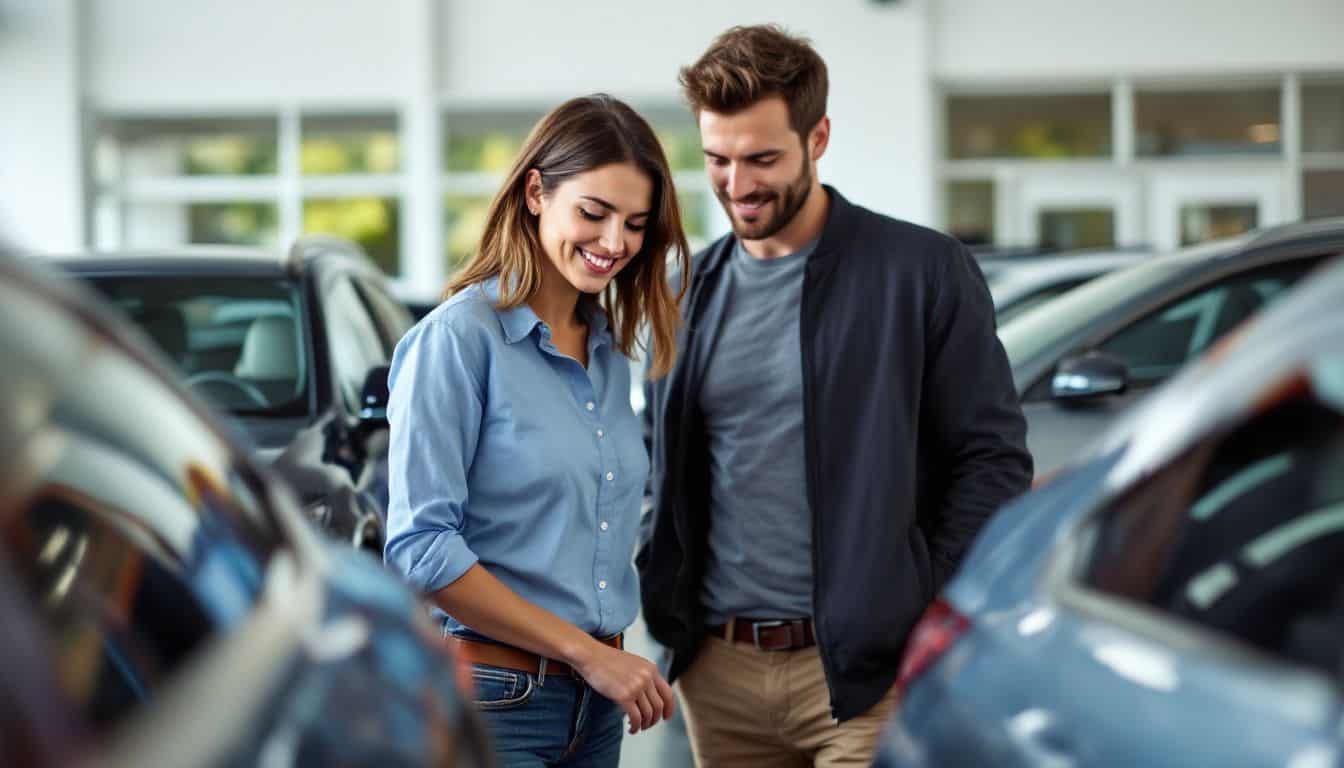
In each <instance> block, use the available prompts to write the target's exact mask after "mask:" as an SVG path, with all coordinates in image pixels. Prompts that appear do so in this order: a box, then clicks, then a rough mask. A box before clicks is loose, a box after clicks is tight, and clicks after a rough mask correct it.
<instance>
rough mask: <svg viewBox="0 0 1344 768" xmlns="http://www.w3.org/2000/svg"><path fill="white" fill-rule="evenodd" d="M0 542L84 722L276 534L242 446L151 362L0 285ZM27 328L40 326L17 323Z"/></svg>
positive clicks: (168, 667) (189, 636) (256, 576)
mask: <svg viewBox="0 0 1344 768" xmlns="http://www.w3.org/2000/svg"><path fill="white" fill-rule="evenodd" d="M0 300H2V301H3V302H4V303H5V307H6V310H7V312H15V313H19V314H16V315H15V316H22V317H25V318H26V319H27V322H26V323H25V324H24V326H23V327H24V328H27V329H29V330H26V331H25V330H20V329H19V326H18V325H17V324H11V325H7V326H4V328H3V330H0V354H3V356H4V359H5V360H6V361H7V362H8V363H9V365H8V366H7V367H6V369H5V370H3V371H0V399H3V401H4V402H22V403H25V408H26V415H25V417H24V422H25V429H24V431H22V432H15V431H14V429H13V425H14V422H12V421H11V422H4V421H3V419H0V423H3V424H5V425H6V426H5V429H6V431H5V432H4V433H3V434H2V435H0V437H3V438H4V439H3V440H0V443H3V444H4V446H3V447H4V452H3V453H4V458H5V465H6V475H7V480H8V481H9V485H8V486H6V484H5V483H6V481H5V480H0V497H5V498H7V499H8V501H7V503H6V505H5V506H6V514H5V515H4V516H3V518H0V548H3V550H4V552H3V556H4V558H5V559H6V560H7V561H8V562H9V563H10V564H11V565H12V567H13V569H14V570H15V572H16V575H17V578H18V581H19V583H20V585H21V587H22V588H23V589H24V590H25V591H26V592H27V593H28V594H29V596H30V597H31V598H32V605H33V606H34V607H35V609H36V610H37V611H38V612H39V615H40V620H41V622H42V623H43V625H44V626H45V629H46V630H47V634H48V636H49V637H50V638H51V641H52V642H51V652H52V654H53V656H54V657H55V660H56V663H57V665H58V667H59V669H58V674H57V677H58V678H59V680H60V683H61V685H62V687H63V688H64V694H65V695H66V696H67V698H69V699H70V700H71V701H72V702H74V703H75V704H77V705H78V706H79V708H80V709H81V711H82V712H83V714H84V715H85V717H86V718H87V719H88V720H89V721H90V722H91V723H92V724H94V725H95V726H105V725H109V724H111V723H113V722H116V721H118V720H120V719H122V718H124V717H126V716H127V715H130V714H132V713H133V712H135V710H136V707H137V706H138V705H139V704H140V703H141V702H144V701H146V700H148V699H150V698H152V697H153V696H154V693H155V691H156V690H157V689H158V687H159V686H160V684H161V683H162V682H163V681H164V680H165V679H167V678H168V677H169V676H171V675H173V674H174V673H175V672H176V671H177V670H178V669H179V668H180V666H181V665H182V664H183V663H184V662H186V661H187V660H188V659H190V658H191V657H192V656H193V654H195V653H196V652H197V651H198V650H200V649H202V648H203V646H204V644H205V643H207V642H208V641H209V640H211V639H212V638H214V637H215V636H217V635H219V634H220V633H223V632H226V631H228V630H229V628H231V627H234V626H236V625H237V624H238V623H240V622H241V621H243V620H244V619H245V618H246V617H247V616H249V615H250V614H251V612H252V608H253V606H254V604H255V602H256V600H257V597H258V595H259V594H260V590H261V581H262V574H263V572H264V569H265V567H266V564H267V563H268V562H269V561H270V558H271V556H272V554H273V553H274V552H276V551H277V550H278V549H280V548H281V547H282V546H283V545H284V540H283V538H282V537H281V535H280V533H279V529H278V528H277V526H276V525H275V521H274V519H273V518H272V517H271V516H270V513H269V510H268V508H267V507H266V505H265V504H264V503H263V501H262V499H263V494H262V493H261V491H260V488H261V486H260V482H259V481H258V480H257V478H256V476H255V475H254V474H252V471H251V470H250V469H249V466H248V465H246V463H245V461H246V460H245V459H242V458H240V457H238V456H237V454H235V453H234V451H233V449H232V448H231V447H230V446H229V445H228V444H227V443H226V442H225V441H224V440H223V439H222V438H221V437H220V435H219V433H218V432H216V431H215V430H214V429H213V428H211V427H210V426H209V425H208V424H207V423H205V422H204V421H203V420H202V418H201V415H200V414H199V413H198V412H197V411H196V410H195V409H194V407H193V406H191V405H190V404H189V403H187V402H185V401H184V400H182V399H181V398H180V397H179V396H178V395H177V393H176V391H175V390H173V389H172V388H171V387H169V386H167V385H166V384H165V383H164V382H163V381H162V380H161V379H159V378H158V376H157V375H156V374H153V373H151V372H149V371H147V370H146V369H144V368H143V367H141V366H140V365H139V364H138V363H137V362H136V361H135V360H134V359H132V358H130V357H128V356H126V355H124V354H122V353H121V351H120V349H119V348H118V347H116V346H115V345H113V344H111V343H108V342H107V341H106V340H105V339H102V340H99V339H97V338H96V337H94V336H91V335H89V334H88V333H87V329H86V328H85V327H84V326H82V325H81V324H79V323H78V322H77V321H75V320H74V319H73V318H72V317H71V316H70V315H67V314H65V313H64V312H62V311H60V310H58V309H57V308H55V307H54V306H53V305H51V304H48V303H46V302H45V301H43V300H40V299H37V298H35V297H33V296H31V295H26V294H24V293H21V292H18V291H14V290H12V289H11V290H9V292H8V294H6V291H5V289H0ZM31 329H41V330H40V332H39V333H33V332H32V331H31Z"/></svg>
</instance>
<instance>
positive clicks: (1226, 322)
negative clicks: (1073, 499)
mask: <svg viewBox="0 0 1344 768" xmlns="http://www.w3.org/2000/svg"><path fill="white" fill-rule="evenodd" d="M1341 252H1344V219H1328V220H1323V221H1319V222H1312V223H1309V224H1292V225H1285V226H1282V227H1277V228H1274V229H1269V230H1265V231H1262V232H1258V233H1251V234H1248V235H1243V236H1241V237H1237V238H1232V239H1229V240H1221V241H1218V242H1214V243H1209V244H1205V245H1201V246H1197V247H1194V248H1190V249H1186V250H1182V251H1178V252H1176V253H1172V254H1168V255H1164V256H1158V257H1153V258H1150V259H1148V260H1145V261H1144V262H1143V263H1141V264H1139V265H1137V266H1134V267H1130V268H1128V269H1124V270H1120V271H1117V272H1113V273H1111V274H1109V275H1107V276H1105V277H1102V278H1098V279H1097V280H1094V281H1092V282H1090V283H1087V284H1085V285H1083V286H1081V287H1079V288H1077V289H1075V290H1073V291H1069V292H1068V293H1065V294H1064V295H1062V296H1060V297H1059V298H1057V299H1055V300H1054V301H1052V302H1049V303H1047V304H1044V305H1042V306H1040V307H1037V308H1035V309H1033V310H1031V311H1029V312H1026V313H1025V314H1023V315H1021V316H1019V317H1018V318H1016V319H1014V320H1013V321H1011V322H1009V323H1007V324H1006V325H1004V326H1003V327H1002V328H1001V329H1000V331H999V337H1000V338H1001V339H1002V340H1003V345H1004V348H1005V349H1006V350H1007V352H1008V359H1009V361H1010V362H1011V363H1012V367H1013V380H1014V382H1015V383H1016V385H1017V391H1018V392H1019V393H1020V395H1021V397H1022V409H1023V412H1024V413H1025V414H1026V417H1027V422H1028V427H1029V428H1028V433H1027V443H1028V447H1029V448H1030V450H1031V453H1032V456H1033V457H1034V458H1035V460H1036V471H1037V474H1038V475H1040V474H1044V473H1047V472H1050V471H1052V470H1053V469H1055V468H1057V467H1059V466H1060V465H1061V464H1063V463H1065V462H1067V461H1068V460H1070V459H1071V458H1074V457H1076V456H1077V455H1078V453H1079V451H1081V450H1082V449H1083V448H1084V447H1085V445H1086V444H1087V443H1088V442H1089V441H1090V440H1091V439H1092V438H1093V437H1095V436H1096V435H1097V434H1098V432H1099V431H1100V430H1101V429H1102V427H1103V426H1104V425H1105V424H1106V423H1108V422H1109V421H1110V420H1111V419H1113V418H1114V417H1115V416H1116V414H1118V413H1119V412H1120V411H1122V410H1123V409H1125V408H1126V407H1128V406H1129V405H1130V404H1131V403H1132V402H1133V401H1134V399H1135V398H1137V397H1139V396H1140V395H1142V394H1143V393H1144V392H1145V391H1147V390H1148V389H1150V388H1152V387H1153V386H1155V385H1157V384H1159V383H1161V382H1163V381H1165V380H1166V379H1167V378H1168V377H1169V376H1171V374H1173V373H1174V372H1175V371H1176V370H1177V369H1179V368H1180V367H1181V366H1182V365H1184V364H1185V363H1186V362H1187V361H1188V360H1191V359H1193V358H1195V357H1196V356H1198V355H1199V354H1201V353H1203V352H1205V351H1206V350H1208V349H1209V348H1210V347H1212V346H1213V345H1214V344H1215V343H1216V342H1217V341H1218V340H1219V339H1220V338H1222V337H1223V336H1224V335H1225V334H1226V333H1227V332H1228V331H1230V330H1231V329H1232V328H1234V327H1236V326H1237V324H1239V323H1240V322H1241V321H1243V320H1245V319H1246V318H1247V317H1250V316H1251V315H1252V314H1254V313H1255V312H1256V311H1257V310H1258V309H1260V308H1261V307H1262V306H1265V305H1266V304H1268V303H1270V302H1272V301H1274V300H1275V299H1276V298H1278V297H1279V296H1280V295H1281V294H1282V293H1283V292H1284V291H1285V290H1286V289H1287V288H1289V287H1290V286H1292V285H1293V284H1294V283H1296V282H1297V281H1298V280H1300V279H1301V278H1302V277H1303V276H1304V275H1306V274H1307V273H1308V272H1310V271H1311V270H1312V269H1314V268H1316V267H1317V266H1318V265H1320V264H1321V263H1322V261H1324V260H1325V259H1327V258H1329V257H1330V256H1334V255H1336V254H1339V253H1341Z"/></svg>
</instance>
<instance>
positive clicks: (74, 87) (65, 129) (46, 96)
mask: <svg viewBox="0 0 1344 768" xmlns="http://www.w3.org/2000/svg"><path fill="white" fill-rule="evenodd" d="M77 5H78V0H0V242H6V243H12V244H13V245H14V246H15V247H18V248H22V249H42V250H61V251H74V250H76V249H78V248H79V246H80V244H81V243H82V242H83V235H84V223H83V222H84V184H83V178H84V175H83V172H82V170H81V157H82V152H81V148H80V124H81V121H80V112H79V96H78V71H79V59H78V55H79V54H78V51H79V44H78V40H77V29H78V26H77V24H76V7H77Z"/></svg>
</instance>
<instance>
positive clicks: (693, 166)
mask: <svg viewBox="0 0 1344 768" xmlns="http://www.w3.org/2000/svg"><path fill="white" fill-rule="evenodd" d="M687 122H688V125H687V126H686V127H685V128H680V129H671V128H662V129H661V130H659V131H658V141H659V142H661V143H662V145H663V153H664V154H666V155H667V165H668V167H670V168H671V169H672V170H673V171H703V170H704V169H705V154H704V151H703V150H702V149H701V148H700V131H699V130H697V129H696V127H695V126H694V125H693V124H689V121H687Z"/></svg>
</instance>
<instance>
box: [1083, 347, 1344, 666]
mask: <svg viewBox="0 0 1344 768" xmlns="http://www.w3.org/2000/svg"><path fill="white" fill-rule="evenodd" d="M1331 364H1332V365H1333V366H1334V367H1335V369H1336V370H1340V369H1341V368H1344V355H1339V356H1336V357H1335V358H1334V359H1333V360H1332V361H1331ZM1341 382H1344V379H1338V378H1337V379H1336V381H1335V384H1334V385H1335V386H1338V385H1339V384H1340V383H1341ZM1292 383H1293V384H1294V386H1293V387H1288V388H1285V389H1284V390H1283V391H1284V392H1287V393H1288V394H1287V399H1286V400H1283V401H1281V402H1279V403H1278V404H1277V405H1274V406H1273V407H1271V408H1269V409H1268V410H1265V411H1263V412H1262V413H1260V414H1259V415H1258V416H1256V417H1254V418H1252V419H1250V420H1249V421H1247V422H1246V423H1244V424H1242V425H1240V426H1239V427H1238V428H1236V429H1233V430H1230V431H1228V432H1223V433H1220V434H1218V435H1216V436H1213V437H1210V438H1208V439H1206V440H1205V441H1204V442H1203V443H1201V444H1199V445H1197V446H1196V447H1194V448H1193V449H1191V450H1189V451H1188V452H1186V453H1185V454H1184V455H1183V456H1182V457H1181V458H1180V459H1178V460H1177V461H1175V462H1173V463H1172V464H1171V465H1170V466H1168V467H1166V468H1165V469H1162V470H1161V471H1159V472H1158V473H1156V474H1155V475H1153V476H1152V477H1150V478H1148V479H1146V480H1145V481H1144V482H1143V483H1142V484H1140V485H1139V486H1137V487H1136V488H1135V489H1133V490H1131V491H1130V492H1128V493H1127V494H1125V495H1123V496H1121V497H1120V498H1119V499H1118V500H1117V501H1116V502H1115V503H1113V504H1112V505H1111V506H1110V507H1109V508H1108V509H1106V510H1105V511H1103V512H1102V513H1101V514H1100V515H1099V516H1098V517H1097V518H1095V520H1094V521H1093V522H1092V524H1091V525H1090V526H1089V528H1088V529H1087V532H1086V534H1085V535H1086V537H1087V538H1088V539H1090V540H1091V541H1092V544H1091V547H1090V552H1089V554H1088V556H1087V557H1086V558H1085V562H1084V566H1083V568H1082V571H1081V579H1082V581H1083V583H1084V584H1085V585H1086V586H1088V587H1090V588H1092V589H1095V590H1099V591H1101V592H1105V593H1109V594H1111V595H1115V596H1118V597H1122V598H1125V599H1128V600H1132V601H1135V602H1138V603H1141V604H1144V605H1147V606H1149V607H1151V608H1153V609H1156V610H1158V611H1161V612H1163V613H1166V614H1168V615H1173V616H1177V617H1180V618H1181V619H1183V620H1186V621H1190V622H1194V623H1195V624H1198V625H1201V626H1203V627H1205V628H1207V629H1210V630H1213V631H1216V632H1219V633H1221V634H1224V635H1226V636H1230V637H1233V638H1235V639H1237V640H1239V641H1241V642H1244V643H1247V644H1249V645H1252V646H1255V647H1257V648H1259V649H1261V650H1263V651H1266V652H1269V653H1274V654H1276V655H1279V656H1282V657H1286V658H1289V659H1292V660H1294V661H1297V662H1300V663H1304V664H1311V665H1318V666H1321V667H1323V668H1325V669H1329V670H1338V669H1339V663H1340V661H1341V660H1342V657H1341V648H1344V646H1341V645H1340V643H1339V642H1338V641H1339V638H1340V637H1341V636H1344V579H1341V578H1340V576H1341V571H1340V566H1339V563H1340V562H1344V399H1341V398H1340V397H1339V396H1338V395H1339V394H1340V393H1335V394H1334V395H1331V394H1330V393H1327V392H1324V391H1322V390H1321V389H1320V388H1319V386H1317V385H1319V384H1320V383H1321V382H1320V381H1319V380H1318V381H1316V383H1315V384H1314V385H1306V386H1303V385H1302V383H1301V382H1300V381H1297V380H1295V381H1294V382H1292Z"/></svg>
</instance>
